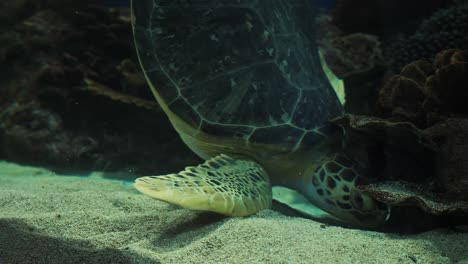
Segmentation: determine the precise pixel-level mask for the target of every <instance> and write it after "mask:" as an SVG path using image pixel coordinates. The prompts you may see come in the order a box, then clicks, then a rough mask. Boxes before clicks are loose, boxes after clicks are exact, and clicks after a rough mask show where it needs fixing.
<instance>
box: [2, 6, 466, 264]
mask: <svg viewBox="0 0 468 264" xmlns="http://www.w3.org/2000/svg"><path fill="white" fill-rule="evenodd" d="M265 1H266V0H265ZM291 1H294V0H291ZM311 1H314V0H311ZM314 4H316V5H317V7H318V8H319V9H320V15H319V17H318V18H317V30H318V36H317V39H318V43H319V46H320V52H321V54H322V55H323V59H324V61H325V62H326V64H327V66H328V68H329V69H330V71H331V72H332V73H333V74H334V76H335V77H336V78H338V79H339V80H340V81H342V83H343V85H344V89H345V91H346V104H345V110H346V112H347V113H348V114H350V115H349V116H347V117H344V118H341V119H339V120H336V123H337V124H339V125H340V126H342V127H344V128H346V129H347V131H348V132H349V133H347V137H346V138H344V142H346V144H347V146H348V147H349V148H350V149H352V150H353V151H354V152H353V153H354V155H356V157H359V158H360V159H363V160H365V161H366V163H367V164H368V168H367V169H368V171H369V174H370V175H372V177H371V179H370V182H368V183H366V184H364V185H363V187H362V188H363V189H364V190H366V191H368V192H370V193H371V194H372V195H373V197H376V198H378V199H379V200H381V201H384V202H387V203H390V204H393V205H394V207H393V208H394V209H393V212H392V213H394V215H395V217H392V219H391V220H390V225H389V226H388V227H387V229H385V230H383V231H381V232H383V233H380V232H379V233H366V232H367V231H360V232H362V233H353V232H354V229H352V228H351V229H348V228H350V227H346V226H345V227H339V228H342V229H344V230H347V231H341V230H342V229H336V228H338V227H334V226H332V227H330V226H329V225H328V224H326V223H319V224H318V225H317V226H316V229H314V228H315V227H304V226H303V225H307V224H306V223H304V222H302V221H306V220H305V219H304V218H303V217H302V216H301V215H300V214H298V213H296V212H294V211H292V210H290V209H288V208H286V207H285V206H283V205H280V204H275V205H274V209H275V211H274V212H273V211H272V212H267V213H264V214H259V216H256V218H254V219H249V220H247V221H246V222H240V221H241V220H239V219H234V220H229V219H228V218H222V217H220V216H216V215H210V214H208V215H205V214H201V215H198V214H196V213H194V212H189V211H188V210H182V209H179V208H175V207H169V206H167V205H165V204H163V203H160V204H152V203H151V202H152V201H151V200H149V199H148V200H143V199H146V198H147V197H142V195H140V194H138V193H137V192H136V191H134V190H133V189H132V186H131V184H132V181H133V180H134V179H135V178H137V177H140V176H143V175H160V174H167V173H173V172H177V171H180V170H182V169H183V168H184V167H185V166H187V165H196V164H199V163H200V162H202V159H201V158H199V157H198V156H196V155H195V154H194V153H192V152H191V151H190V150H189V149H188V148H187V147H186V146H185V145H184V143H183V142H182V141H181V139H180V138H179V136H178V134H177V133H176V132H175V130H174V129H173V128H172V126H171V124H170V123H169V121H168V119H167V117H166V115H165V114H164V112H163V111H162V110H161V108H160V107H159V106H158V104H157V103H156V101H155V100H154V98H153V95H152V94H151V91H150V89H149V87H148V85H147V83H146V80H145V77H144V75H143V74H142V71H141V68H140V65H139V63H138V59H137V55H136V52H135V47H134V43H133V35H132V28H131V18H130V11H129V5H130V3H129V1H117V0H115V1H111V0H108V1H104V0H103V1H97V0H95V1H92V0H86V1H71V0H66V1H65V0H64V1H54V0H50V1H45V0H42V1H37V0H6V1H2V2H0V68H1V69H0V160H2V164H1V166H4V169H1V170H0V191H1V192H2V193H3V194H0V264H3V263H107V262H106V261H112V262H109V263H133V262H134V263H205V261H206V263H217V262H216V261H217V260H218V261H219V260H220V259H222V260H221V262H219V263H287V262H288V260H293V261H292V262H291V261H289V263H350V262H346V261H347V260H351V259H352V260H354V261H355V262H356V261H357V262H359V261H361V263H468V253H467V252H468V247H467V243H468V242H466V241H468V238H467V236H466V232H468V229H467V226H468V104H467V102H468V3H467V1H463V0H458V1H457V0H411V1H408V0H405V1H403V0H336V1H331V0H330V1H327V0H315V1H314ZM34 175H36V176H34ZM40 175H45V176H44V178H38V177H39V176H40ZM22 176H24V178H23V179H24V180H23V181H21V182H16V180H17V179H20V178H21V177H22ZM77 176H79V177H82V178H83V179H84V181H86V182H83V183H82V184H81V183H76V182H75V181H74V180H72V179H75V177H77ZM54 177H59V178H60V180H57V178H54ZM2 178H3V179H2ZM104 180H106V181H107V180H109V183H108V182H103V181H104ZM54 182H57V185H56V186H55V187H54V188H56V189H57V190H58V189H60V190H62V191H63V190H65V189H66V188H65V187H66V186H71V187H69V189H66V190H67V191H63V193H62V192H57V193H49V194H47V195H46V196H42V198H41V196H37V197H39V198H37V197H36V196H29V194H31V195H32V194H33V193H34V195H36V194H37V193H39V190H41V189H43V188H44V186H46V189H47V186H50V184H52V186H54V185H53V184H54ZM48 184H49V185H48ZM112 184H117V185H118V186H119V187H115V186H114V185H112ZM111 185H112V186H114V187H115V188H117V191H116V189H113V188H114V187H112V186H111ZM80 186H81V187H80ZM83 186H86V188H90V190H93V192H91V194H88V193H86V192H83V193H81V194H79V195H78V193H79V192H81V190H82V189H80V188H82V187H83ZM93 186H94V187H95V188H94V187H93ZM109 186H111V187H109ZM64 188H65V189H64ZM106 191H109V193H107V194H104V193H105V192H106ZM100 192H101V193H103V194H102V195H103V196H104V197H105V202H102V203H103V204H108V205H109V206H110V205H112V206H114V207H115V208H117V209H115V208H114V209H115V210H117V211H112V210H109V211H108V210H107V209H105V210H104V209H102V208H101V209H96V208H100V202H99V199H100V197H101V196H100V195H101V194H99V193H100ZM64 193H70V195H72V194H77V196H67V195H68V194H67V195H65V194H64ZM127 193H128V195H127ZM111 194H112V195H111ZM62 195H64V196H62ZM85 195H89V197H90V199H91V198H92V199H93V200H94V201H95V203H92V202H90V200H87V198H80V197H83V196H85ZM28 197H29V198H28ZM112 197H115V198H112ZM128 197H130V198H128ZM28 199H30V200H28ZM38 199H39V200H38ZM77 199H78V200H80V199H82V200H81V201H82V202H83V203H78V202H77ZM132 199H133V200H132ZM123 200H125V202H122V201H123ZM33 201H41V202H42V203H44V204H47V203H48V202H50V203H55V204H60V205H61V204H62V203H61V201H62V202H63V201H66V202H67V204H70V208H69V209H66V210H65V209H63V208H64V207H60V206H56V207H51V206H46V207H44V208H43V207H40V206H39V205H37V204H36V203H34V202H33ZM47 201H48V202H47ZM129 201H130V202H129ZM154 203H156V202H154ZM28 204H29V207H28ZM87 206H88V207H87ZM119 206H120V207H119ZM164 206H166V207H164ZM20 207H23V208H27V210H26V209H25V211H21V210H20V211H18V210H17V209H18V208H20ZM124 207H125V209H122V208H124ZM87 208H88V209H89V210H90V212H91V213H89V214H88V213H86V210H87ZM103 208H104V207H103ZM106 208H107V207H106ZM146 208H147V209H146ZM100 210H102V212H106V213H108V214H109V215H112V216H113V217H114V216H115V219H116V220H115V219H114V218H113V219H106V218H105V217H102V216H100V215H99V211H100ZM137 211H138V212H137ZM41 212H47V216H44V217H43V218H38V219H36V218H34V217H33V216H34V215H41ZM76 212H79V213H78V214H79V217H78V216H77V218H76V219H77V220H76V221H74V220H72V219H74V217H75V215H74V214H75V213H76ZM149 212H152V214H151V213H149ZM44 214H45V213H44ZM119 214H122V216H120V215H119ZM116 215H118V217H117V216H116ZM136 215H137V216H136ZM93 217H94V218H93ZM101 217H102V218H101ZM119 217H122V218H119ZM158 217H160V218H158ZM282 217H284V218H282ZM287 217H293V218H294V220H289V219H290V218H287ZM31 219H34V220H31ZM51 219H52V220H51ZM60 219H62V220H63V219H65V220H66V221H65V222H64V223H61V224H59V222H60V221H61V220H60ZM93 219H94V220H95V222H93V221H94V220H93ZM96 219H98V220H96ZM155 219H157V220H155ZM161 219H164V220H161ZM167 219H170V220H167ZM176 219H177V221H176ZM269 219H270V220H271V221H274V225H270V223H268V221H269ZM114 220H115V221H114ZM67 221H68V222H67ZM106 221H108V222H106ZM119 221H120V222H119ZM230 221H233V222H230ZM282 221H285V222H287V221H291V222H289V223H290V224H285V225H286V226H288V225H289V226H291V227H294V228H296V229H294V230H293V231H291V230H289V231H291V232H293V233H294V235H291V233H289V232H288V229H285V227H284V226H282V227H281V228H283V229H281V228H280V229H275V227H277V226H278V223H279V222H282ZM307 221H311V220H307ZM46 222H47V224H45V223H46ZM70 223H74V224H76V226H81V227H79V228H78V227H77V229H70V230H71V231H69V233H67V232H66V231H63V232H60V231H58V230H59V229H63V230H69V229H67V228H69V227H70V226H71V225H70ZM89 223H94V224H96V226H99V228H95V226H93V225H92V224H89ZM103 223H109V224H103ZM111 223H112V224H111ZM116 223H117V224H116ZM149 223H151V224H149ZM84 225H90V226H92V227H89V228H84V227H82V226H84ZM279 225H280V226H281V224H279ZM116 226H117V227H116ZM265 226H266V227H267V231H265V229H264V228H265ZM236 228H237V230H239V231H238V232H236V231H233V230H236ZM301 228H304V230H308V232H310V233H311V234H313V235H311V236H310V237H309V238H308V239H306V241H307V243H310V244H311V245H312V244H313V245H316V241H322V240H317V239H312V238H315V237H314V236H317V237H321V238H323V237H322V235H321V233H320V232H321V231H322V230H327V231H330V230H331V231H330V232H332V233H330V234H329V236H330V237H334V234H336V233H340V232H344V233H341V234H345V237H343V236H341V237H340V236H338V235H337V236H336V239H337V240H346V239H347V237H348V236H354V237H355V238H356V239H358V240H359V239H361V240H359V241H364V242H362V243H361V244H360V243H359V242H357V244H353V245H359V246H360V248H361V247H372V245H371V244H370V243H373V242H372V241H374V240H372V239H369V238H372V237H373V236H374V235H375V237H376V241H379V242H375V243H376V244H375V246H376V247H377V248H367V249H366V250H363V251H359V250H358V251H356V249H353V250H351V247H350V248H346V245H345V246H343V245H341V244H340V245H341V246H339V247H336V248H335V247H333V246H336V245H337V244H336V243H335V242H333V243H332V242H330V241H329V240H324V241H322V242H321V243H322V244H323V245H324V246H325V245H327V246H329V247H333V248H334V250H338V251H340V250H341V251H340V252H342V253H340V254H341V255H340V254H337V255H338V256H339V257H343V258H339V259H336V260H331V259H329V258H330V255H328V254H326V252H331V251H327V249H326V248H325V249H324V248H321V249H320V250H321V251H320V252H325V253H317V252H318V250H317V251H313V252H314V254H322V255H320V258H321V259H322V260H323V262H310V259H308V258H309V257H311V256H310V255H308V253H307V250H306V249H303V248H295V249H293V250H292V251H291V252H288V251H284V250H283V249H284V248H286V247H287V246H286V245H288V246H290V244H294V243H296V242H297V241H296V240H295V239H300V237H301V235H304V232H298V233H297V231H298V230H299V231H300V229H301ZM438 228H444V229H442V230H443V231H433V230H439V229H438ZM262 229H263V231H261V232H260V231H258V230H262ZM148 230H164V231H163V233H162V235H161V234H160V233H157V234H156V235H155V234H153V236H151V235H149V233H151V232H149V231H148ZM200 230H201V231H200ZM249 230H250V231H249ZM252 230H255V231H252ZM272 230H273V231H272ZM274 230H276V231H278V230H280V231H278V232H276V231H274ZM349 230H351V231H349ZM215 231H216V232H215ZM218 231H219V232H221V234H227V235H226V236H222V235H221V234H218ZM112 232H115V234H117V235H116V236H114V237H112V236H107V235H108V234H109V233H112ZM148 232H149V233H148ZM155 232H156V231H155ZM249 232H253V233H254V234H256V236H259V237H264V238H265V240H259V241H257V240H255V239H256V238H255V237H248V236H245V234H247V233H249ZM356 232H357V231H356ZM424 232H436V233H424ZM437 232H439V233H437ZM129 233H132V235H131V236H130V235H129V236H126V235H122V234H129ZM398 234H412V235H413V234H417V235H418V237H415V238H414V237H413V238H414V241H419V242H421V241H422V242H421V243H422V244H418V243H417V242H414V241H412V240H407V237H400V236H398ZM94 235H96V236H102V238H101V240H99V238H98V239H96V240H93V239H94V238H92V237H93V236H94ZM210 235H211V236H210ZM289 235H291V237H290V238H291V239H290V240H289V239H286V238H285V237H287V236H289ZM132 236H133V237H132ZM147 236H150V238H147ZM217 236H219V237H217ZM20 237H23V238H24V239H25V241H27V242H25V243H26V244H25V245H30V244H35V243H43V244H44V245H46V246H43V247H38V248H37V249H36V250H31V249H30V248H28V247H24V248H23V246H22V245H21V241H20V240H17V239H18V238H20ZM129 237H131V238H129ZM142 237H146V238H147V239H148V240H144V239H143V238H142ZM236 237H242V238H243V239H241V240H235V239H236ZM112 239H114V240H115V241H114V240H112ZM140 239H141V240H140ZM366 239H368V240H366ZM64 241H65V242H64ZM142 241H143V242H142ZM216 241H222V242H219V244H216ZM249 241H254V242H255V241H256V242H258V243H253V244H255V245H260V246H258V248H256V247H253V246H252V248H255V249H258V250H260V251H246V252H244V253H241V252H242V247H240V246H241V245H244V246H246V247H248V245H249ZM268 241H270V242H268ZM314 241H315V242H314ZM450 241H451V242H450ZM28 243H30V244H28ZM138 243H141V244H138ZM197 243H198V244H197ZM200 243H201V244H200ZM230 243H233V244H235V245H238V246H239V247H234V246H233V244H230ZM268 243H273V244H275V243H276V246H272V245H271V244H268ZM288 243H289V244H288ZM301 243H302V242H301ZM307 243H305V244H307ZM303 244H304V243H303ZM192 245H193V247H192ZM217 245H222V246H219V247H218V246H217ZM385 245H388V247H389V248H388V250H387V251H383V250H382V249H381V248H385ZM140 246H141V248H140ZM269 246H271V248H272V249H274V250H276V251H277V252H280V253H278V254H275V253H271V252H270V253H269V254H267V253H265V252H264V254H263V253H262V254H260V253H258V252H263V251H262V250H264V249H265V248H266V247H269ZM378 246H380V247H381V248H378ZM225 247H228V248H229V249H226V248H225ZM230 247H232V248H230ZM400 247H401V248H411V250H413V248H415V249H414V251H411V250H409V251H408V252H409V253H405V254H403V255H401V256H400V255H398V254H397V253H396V252H397V249H398V248H400ZM142 248H143V249H142ZM220 248H222V249H220ZM179 249H181V250H180V251H178V250H179ZM182 249H183V250H182ZM60 250H61V251H62V252H67V254H69V255H67V256H66V257H63V256H61V257H60V253H59V252H60ZM146 250H147V251H148V252H157V254H156V253H155V254H153V253H148V252H147V251H146ZM184 250H185V251H184ZM252 250H253V249H252ZM425 250H426V251H425ZM350 251H354V254H355V255H353V256H348V257H346V254H347V253H348V252H350ZM28 252H31V253H30V255H28ZM161 252H162V253H161ZM200 252H201V253H200ZM210 252H215V253H210ZM216 252H217V253H216ZM268 252H269V251H268ZM366 252H367V253H366ZM369 252H372V253H369ZM166 253H167V254H166ZM172 253H173V254H172ZM309 253H310V252H309ZM158 254H159V255H158ZM165 254H166V255H165ZM171 254H172V255H171ZM197 254H202V255H197ZM217 254H218V255H217ZM329 254H332V253H329ZM378 254H381V256H380V257H379V256H378ZM418 254H419V255H418ZM184 255H185V257H184ZM252 255H256V256H257V257H252ZM78 256H79V257H78ZM187 256H192V257H193V256H195V257H194V258H193V259H187ZM236 256H238V257H237V258H236ZM260 256H261V257H260ZM327 258H328V259H327ZM400 260H401V262H399V261H400ZM378 261H381V262H378ZM386 261H387V262H386ZM463 261H465V262H463Z"/></svg>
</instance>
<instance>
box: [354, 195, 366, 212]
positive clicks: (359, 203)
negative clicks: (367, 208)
mask: <svg viewBox="0 0 468 264" xmlns="http://www.w3.org/2000/svg"><path fill="white" fill-rule="evenodd" d="M351 204H352V205H353V207H354V208H356V209H358V210H364V198H363V197H362V196H361V194H360V193H358V192H353V193H352V194H351Z"/></svg>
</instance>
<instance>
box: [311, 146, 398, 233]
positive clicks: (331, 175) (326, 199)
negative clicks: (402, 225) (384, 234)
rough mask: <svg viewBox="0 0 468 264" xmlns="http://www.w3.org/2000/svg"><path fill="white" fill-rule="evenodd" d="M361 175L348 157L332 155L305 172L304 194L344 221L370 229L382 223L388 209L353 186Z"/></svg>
mask: <svg viewBox="0 0 468 264" xmlns="http://www.w3.org/2000/svg"><path fill="white" fill-rule="evenodd" d="M360 177H361V176H360V175H359V173H358V172H357V171H356V169H355V166H354V163H353V162H352V161H351V160H350V159H348V158H346V157H345V156H344V155H340V154H334V155H332V156H331V157H328V158H327V159H326V160H325V161H323V162H322V163H321V164H319V166H314V168H313V170H311V172H310V173H309V175H307V180H308V184H306V185H307V186H304V188H305V190H304V191H303V193H304V194H305V195H306V196H307V198H308V199H309V200H310V201H311V202H312V203H314V204H315V205H317V206H318V207H320V208H321V209H322V210H324V211H326V212H328V213H330V214H331V215H333V216H335V217H337V218H339V219H340V220H343V221H344V222H346V223H350V224H353V225H357V226H361V227H370V228H376V227H379V226H382V225H383V224H384V223H385V221H386V220H387V219H388V217H389V212H390V208H389V207H388V206H387V205H386V204H383V203H381V202H378V201H376V200H375V199H373V198H372V197H371V196H369V195H368V194H366V193H364V192H362V191H361V190H359V189H358V188H357V187H356V182H357V180H359V178H360Z"/></svg>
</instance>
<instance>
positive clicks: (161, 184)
mask: <svg viewBox="0 0 468 264" xmlns="http://www.w3.org/2000/svg"><path fill="white" fill-rule="evenodd" d="M135 187H136V188H137V189H138V190H139V191H140V192H142V193H144V194H146V195H148V196H150V197H153V198H156V199H159V200H162V201H165V202H168V203H171V204H175V205H179V206H182V207H184V208H188V209H194V210H203V211H212V212H216V213H220V214H224V215H231V216H246V215H251V214H253V213H256V212H258V211H260V210H263V209H267V208H270V207H271V199H272V195H271V186H270V180H269V178H268V175H267V173H266V172H265V170H264V169H263V168H262V167H261V166H260V165H259V164H257V163H256V162H253V161H245V160H235V159H232V158H230V157H228V156H226V155H223V154H221V155H219V156H216V157H215V158H212V159H210V160H208V161H206V162H205V163H203V164H200V165H198V166H197V167H187V168H185V170H183V171H181V172H179V173H177V174H168V175H161V176H147V177H142V178H138V179H136V181H135Z"/></svg>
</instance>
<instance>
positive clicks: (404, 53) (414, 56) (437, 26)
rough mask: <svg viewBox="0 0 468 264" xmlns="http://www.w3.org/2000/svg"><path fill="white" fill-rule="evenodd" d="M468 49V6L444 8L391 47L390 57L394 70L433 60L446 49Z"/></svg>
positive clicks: (389, 50)
mask: <svg viewBox="0 0 468 264" xmlns="http://www.w3.org/2000/svg"><path fill="white" fill-rule="evenodd" d="M453 48H458V49H466V48H468V7H467V6H455V7H451V8H447V9H442V10H440V11H438V12H436V13H434V15H432V16H431V17H430V18H428V19H427V20H425V21H423V22H422V23H421V24H420V25H419V27H418V29H417V30H416V32H415V33H414V34H413V35H410V36H407V37H403V38H401V39H400V40H398V41H396V42H395V43H394V44H392V45H390V47H389V49H388V53H389V58H391V59H392V61H393V63H392V65H393V68H394V69H400V68H401V67H402V66H404V65H406V64H408V63H410V62H412V61H415V60H420V59H427V60H432V59H434V57H435V55H436V54H437V53H439V52H440V51H442V50H445V49H453Z"/></svg>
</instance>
